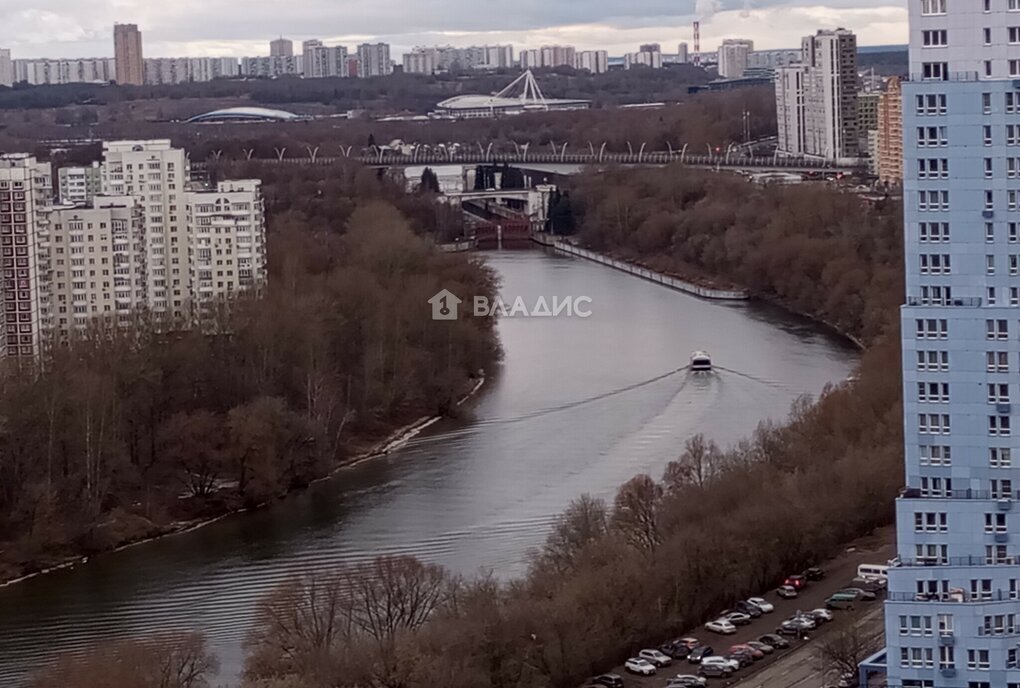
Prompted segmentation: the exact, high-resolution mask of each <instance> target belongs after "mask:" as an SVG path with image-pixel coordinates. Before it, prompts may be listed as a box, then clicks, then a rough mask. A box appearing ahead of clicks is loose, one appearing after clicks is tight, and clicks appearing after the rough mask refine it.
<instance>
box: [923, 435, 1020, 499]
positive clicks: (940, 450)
mask: <svg viewBox="0 0 1020 688" xmlns="http://www.w3.org/2000/svg"><path fill="white" fill-rule="evenodd" d="M918 454H919V456H918V465H921V466H952V465H953V452H952V447H950V446H949V445H944V444H921V445H918ZM988 467H989V468H1012V467H1013V450H1012V449H1011V448H1010V447H989V448H988ZM1002 487H1003V486H1002V485H1001V484H998V485H996V488H997V489H1000V490H1001V488H1002ZM1007 487H1012V485H1008V486H1007Z"/></svg>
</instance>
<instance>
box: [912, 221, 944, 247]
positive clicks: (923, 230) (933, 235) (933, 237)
mask: <svg viewBox="0 0 1020 688" xmlns="http://www.w3.org/2000/svg"><path fill="white" fill-rule="evenodd" d="M917 229H918V241H920V242H921V243H922V244H944V243H948V242H949V223H948V222H920V223H918V226H917Z"/></svg>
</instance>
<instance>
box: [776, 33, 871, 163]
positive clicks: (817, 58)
mask: <svg viewBox="0 0 1020 688" xmlns="http://www.w3.org/2000/svg"><path fill="white" fill-rule="evenodd" d="M857 92H858V76H857V37H856V36H855V35H854V34H853V33H852V32H850V31H847V30H846V29H836V30H835V31H819V32H818V33H816V34H815V35H814V36H807V37H806V38H804V39H803V41H802V43H801V61H800V62H799V63H794V64H790V65H788V66H786V67H779V68H778V69H777V70H776V116H777V118H778V120H779V132H780V134H779V136H780V140H779V143H780V147H779V151H780V153H782V154H785V155H809V156H813V157H820V158H826V159H829V160H836V159H840V158H856V157H857V155H858V139H859V134H858V127H859V121H858V117H857ZM784 131H785V132H786V134H785V135H784V133H783V132H784Z"/></svg>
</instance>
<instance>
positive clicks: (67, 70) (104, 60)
mask: <svg viewBox="0 0 1020 688" xmlns="http://www.w3.org/2000/svg"><path fill="white" fill-rule="evenodd" d="M116 78H117V67H116V61H115V60H114V58H112V57H83V58H72V59H58V60H51V59H48V58H39V59H27V60H14V80H15V81H17V82H21V81H24V82H26V83H29V84H32V85H33V86H38V85H43V84H74V83H106V82H109V81H115V80H116Z"/></svg>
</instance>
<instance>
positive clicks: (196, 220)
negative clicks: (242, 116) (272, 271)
mask: <svg viewBox="0 0 1020 688" xmlns="http://www.w3.org/2000/svg"><path fill="white" fill-rule="evenodd" d="M261 184H262V182H261V181H260V180H258V179H235V180H229V181H223V182H220V183H219V184H218V185H217V187H216V189H214V190H211V191H189V192H188V193H187V202H188V224H189V227H190V230H189V233H188V254H189V257H190V262H189V264H190V267H191V287H192V288H191V295H192V306H193V313H194V314H195V315H196V316H197V317H199V318H200V317H201V315H202V313H203V312H204V311H205V310H207V309H208V308H209V307H210V306H211V305H213V304H214V303H215V302H216V301H217V300H219V299H222V298H230V297H233V296H237V295H238V294H240V293H241V292H245V291H257V290H258V289H259V288H261V287H262V285H263V284H264V282H265V274H266V235H265V217H264V209H263V205H262V189H261Z"/></svg>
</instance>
